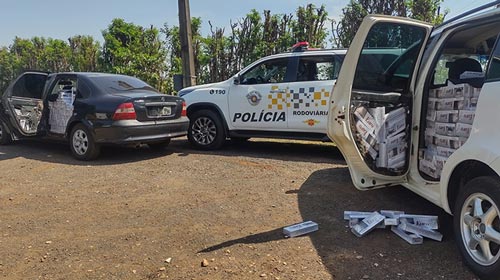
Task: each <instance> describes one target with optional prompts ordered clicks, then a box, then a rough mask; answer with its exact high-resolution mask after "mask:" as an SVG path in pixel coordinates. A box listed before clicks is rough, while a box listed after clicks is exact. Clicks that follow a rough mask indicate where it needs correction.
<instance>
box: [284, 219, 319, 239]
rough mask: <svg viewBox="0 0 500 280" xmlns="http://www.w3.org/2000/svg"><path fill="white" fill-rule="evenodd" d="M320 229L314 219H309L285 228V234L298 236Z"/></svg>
mask: <svg viewBox="0 0 500 280" xmlns="http://www.w3.org/2000/svg"><path fill="white" fill-rule="evenodd" d="M317 230H318V224H317V223H315V222H313V221H307V222H303V223H299V224H295V225H291V226H288V227H285V228H283V235H285V236H286V237H296V236H300V235H304V234H308V233H311V232H314V231H317Z"/></svg>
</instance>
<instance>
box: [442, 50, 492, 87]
mask: <svg viewBox="0 0 500 280" xmlns="http://www.w3.org/2000/svg"><path fill="white" fill-rule="evenodd" d="M447 66H448V68H449V69H448V80H449V81H451V82H452V83H454V84H462V83H468V84H470V85H472V86H473V87H477V88H480V87H482V86H483V84H484V78H471V79H460V75H462V74H463V73H464V72H466V71H471V72H483V68H482V67H481V64H480V63H479V61H477V60H475V59H473V58H468V57H466V58H459V59H457V60H455V61H453V62H450V63H448V64H447Z"/></svg>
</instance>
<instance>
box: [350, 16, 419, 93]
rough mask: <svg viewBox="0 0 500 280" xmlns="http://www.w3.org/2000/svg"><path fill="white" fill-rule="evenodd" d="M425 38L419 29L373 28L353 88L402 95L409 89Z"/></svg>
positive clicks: (379, 25) (389, 25)
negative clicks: (400, 93) (392, 92)
mask: <svg viewBox="0 0 500 280" xmlns="http://www.w3.org/2000/svg"><path fill="white" fill-rule="evenodd" d="M425 36H426V31H425V28H422V27H416V26H410V25H404V24H394V23H387V22H383V23H377V24H375V25H374V26H373V28H372V29H371V30H370V32H369V33H368V36H367V39H366V41H365V44H364V46H363V50H362V53H361V54H360V58H359V61H358V65H357V68H356V73H355V77H354V84H353V88H355V89H358V90H367V91H375V92H376V91H379V92H380V91H383V92H389V91H394V92H403V91H404V90H405V88H407V87H408V84H409V80H410V76H411V74H412V72H413V69H414V68H415V63H416V60H417V57H418V54H419V50H420V49H421V45H422V43H423V42H424V39H425Z"/></svg>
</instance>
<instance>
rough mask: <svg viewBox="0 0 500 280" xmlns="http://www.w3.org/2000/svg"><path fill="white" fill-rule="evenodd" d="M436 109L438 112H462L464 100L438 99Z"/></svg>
mask: <svg viewBox="0 0 500 280" xmlns="http://www.w3.org/2000/svg"><path fill="white" fill-rule="evenodd" d="M435 103H436V105H435V106H436V107H435V109H436V110H438V111H445V110H462V109H463V108H464V98H463V97H462V98H443V99H437V101H436V102H435Z"/></svg>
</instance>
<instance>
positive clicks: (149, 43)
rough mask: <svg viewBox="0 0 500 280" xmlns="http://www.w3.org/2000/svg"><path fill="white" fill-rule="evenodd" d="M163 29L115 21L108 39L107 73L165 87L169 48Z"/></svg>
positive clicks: (109, 31) (106, 48) (106, 32)
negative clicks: (136, 78)
mask: <svg viewBox="0 0 500 280" xmlns="http://www.w3.org/2000/svg"><path fill="white" fill-rule="evenodd" d="M159 33H160V32H159V30H158V29H157V28H155V27H153V26H151V27H150V28H143V27H142V26H138V25H135V24H133V23H127V22H125V21H124V20H123V19H114V20H113V21H112V23H111V24H110V25H109V26H108V28H107V29H106V30H104V31H103V32H102V35H103V37H104V46H103V54H102V55H103V60H104V65H103V66H104V70H105V71H107V72H111V73H118V74H125V75H130V76H135V77H138V78H140V79H142V80H144V81H145V82H147V83H149V84H151V85H152V86H154V87H156V88H158V89H160V90H162V89H164V88H165V76H164V70H165V56H166V52H165V48H164V45H163V44H162V41H161V40H160V36H159Z"/></svg>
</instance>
